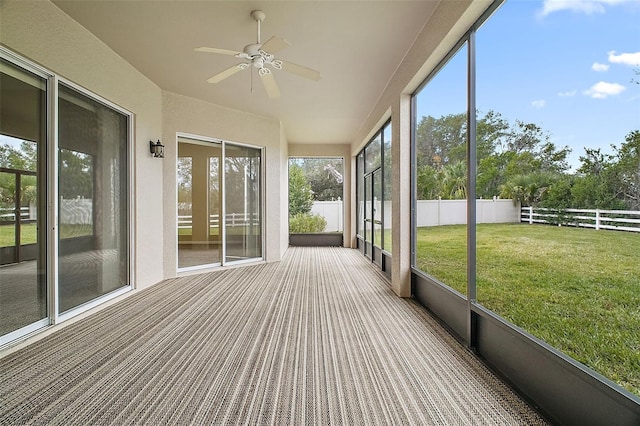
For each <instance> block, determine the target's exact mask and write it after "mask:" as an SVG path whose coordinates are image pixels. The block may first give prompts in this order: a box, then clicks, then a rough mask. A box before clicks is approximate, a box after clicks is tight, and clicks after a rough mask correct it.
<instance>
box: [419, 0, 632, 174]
mask: <svg viewBox="0 0 640 426" xmlns="http://www.w3.org/2000/svg"><path fill="white" fill-rule="evenodd" d="M476 44H477V49H476V52H477V56H476V57H477V107H478V109H479V110H480V111H481V112H482V113H484V112H486V111H488V110H494V111H497V112H500V113H501V114H502V115H503V116H504V117H505V118H507V119H508V120H510V121H511V122H513V121H514V120H515V119H519V120H521V121H525V122H533V123H536V124H538V125H539V126H540V127H542V128H543V129H544V130H545V131H546V132H547V133H548V134H549V135H550V136H551V140H552V141H553V142H554V143H555V144H556V145H557V146H565V145H567V146H569V147H570V148H571V149H572V154H571V155H570V159H569V160H570V164H571V165H572V166H574V167H575V166H577V165H578V157H579V156H580V155H582V154H583V153H584V147H589V148H598V147H599V148H601V149H602V151H603V152H611V148H610V145H611V144H616V145H620V144H621V143H622V142H624V138H625V136H626V135H627V134H628V133H629V132H630V131H632V130H640V84H638V83H640V75H637V74H636V73H635V70H638V71H640V0H633V1H632V0H546V1H544V0H508V1H507V2H505V3H504V4H503V5H502V6H501V7H500V8H499V9H498V10H497V11H496V12H495V13H494V15H493V16H491V17H490V18H489V19H488V20H487V21H486V22H485V23H484V25H483V26H482V27H481V28H480V29H479V30H478V33H477V41H476ZM465 67H466V52H460V53H459V54H458V55H456V57H455V58H453V59H452V60H451V61H450V62H449V64H448V65H447V67H446V68H444V69H443V70H442V71H441V72H440V73H439V74H438V75H437V76H436V77H435V78H434V80H433V83H430V84H429V85H428V86H426V88H425V90H424V91H423V93H421V95H420V97H419V109H418V117H421V116H422V115H426V114H431V115H434V116H440V115H443V114H450V113H458V112H462V111H464V109H465V107H466V94H465V89H466V88H465V79H466V68H465ZM632 80H633V82H632ZM431 86H433V87H431ZM428 98H430V99H431V100H432V101H429V100H427V99H428ZM435 99H437V100H438V101H434V100H435Z"/></svg>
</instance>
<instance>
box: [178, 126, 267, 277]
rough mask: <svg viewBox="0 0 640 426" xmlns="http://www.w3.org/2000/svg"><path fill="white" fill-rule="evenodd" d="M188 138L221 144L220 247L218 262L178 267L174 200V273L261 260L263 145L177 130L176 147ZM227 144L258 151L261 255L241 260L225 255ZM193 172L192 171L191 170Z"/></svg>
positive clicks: (263, 210)
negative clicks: (181, 140) (232, 259)
mask: <svg viewBox="0 0 640 426" xmlns="http://www.w3.org/2000/svg"><path fill="white" fill-rule="evenodd" d="M181 138H183V139H190V140H193V141H194V142H195V143H198V142H201V143H203V144H207V143H216V144H220V145H221V146H222V154H221V161H220V166H219V173H220V192H221V194H222V196H221V197H220V200H221V205H220V220H219V227H220V231H219V232H220V239H221V240H220V241H221V249H220V262H214V263H207V264H202V265H195V266H188V267H184V268H180V267H179V259H178V235H177V233H178V226H177V225H178V223H177V220H178V205H177V202H176V206H175V208H176V216H175V217H176V227H175V229H176V254H175V256H176V273H177V274H181V273H188V272H193V271H198V270H202V269H210V268H216V267H222V266H230V265H240V264H243V263H253V262H258V261H263V260H264V259H265V258H266V256H265V249H266V248H265V247H266V246H265V220H264V212H265V211H266V209H265V184H264V182H265V176H266V172H265V169H266V167H265V161H264V159H265V149H264V147H261V146H257V145H251V144H246V143H239V142H233V141H228V140H224V139H219V138H212V137H208V136H202V135H196V134H193V133H186V132H177V133H176V139H175V140H176V147H177V145H178V144H179V143H181V142H180V139H181ZM183 143H189V142H183ZM227 145H230V146H234V147H241V148H251V149H256V150H259V151H260V192H259V194H260V206H259V208H260V246H261V247H260V253H261V256H260V257H254V258H248V259H241V260H234V261H230V262H229V261H226V260H225V259H226V256H227V229H226V228H227V227H226V222H227V220H226V215H227V207H226V200H227V198H226V196H227V194H226V193H227V191H226V173H225V165H226V162H225V161H226V158H227V151H226V148H227ZM177 158H178V157H177V149H176V161H175V163H176V164H175V166H176V168H175V173H176V176H177V173H178V168H177V167H178V162H177ZM192 173H193V172H192ZM175 190H176V201H177V199H178V185H177V181H176V188H175Z"/></svg>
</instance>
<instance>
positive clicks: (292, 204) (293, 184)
mask: <svg viewBox="0 0 640 426" xmlns="http://www.w3.org/2000/svg"><path fill="white" fill-rule="evenodd" d="M312 205H313V192H312V191H311V185H309V182H307V178H306V176H305V174H304V172H303V170H302V167H300V166H299V165H298V164H289V217H293V216H296V215H299V214H308V213H310V212H311V206H312Z"/></svg>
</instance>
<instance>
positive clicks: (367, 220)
mask: <svg viewBox="0 0 640 426" xmlns="http://www.w3.org/2000/svg"><path fill="white" fill-rule="evenodd" d="M372 179H373V175H371V174H369V175H366V176H365V178H364V241H365V242H366V243H368V244H366V245H365V254H369V256H370V255H371V249H370V248H369V244H371V243H372V241H373V235H372V230H373V227H372V221H373V200H372V196H371V188H372V185H371V184H372V182H371V181H372Z"/></svg>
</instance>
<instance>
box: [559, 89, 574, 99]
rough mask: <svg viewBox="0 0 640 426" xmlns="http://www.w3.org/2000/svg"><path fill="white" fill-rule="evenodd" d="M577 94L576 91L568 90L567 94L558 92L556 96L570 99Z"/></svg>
mask: <svg viewBox="0 0 640 426" xmlns="http://www.w3.org/2000/svg"><path fill="white" fill-rule="evenodd" d="M577 92H578V91H577V90H570V91H568V92H560V93H558V96H560V97H561V98H570V97H571V96H575V95H576V93H577Z"/></svg>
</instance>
